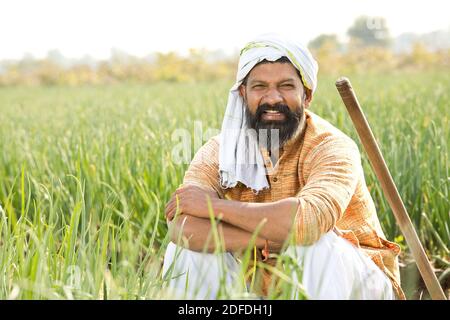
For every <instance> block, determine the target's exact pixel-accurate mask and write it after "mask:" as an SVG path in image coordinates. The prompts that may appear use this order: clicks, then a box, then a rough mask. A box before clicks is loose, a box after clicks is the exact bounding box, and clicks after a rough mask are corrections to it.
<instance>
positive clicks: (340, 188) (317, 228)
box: [183, 110, 405, 299]
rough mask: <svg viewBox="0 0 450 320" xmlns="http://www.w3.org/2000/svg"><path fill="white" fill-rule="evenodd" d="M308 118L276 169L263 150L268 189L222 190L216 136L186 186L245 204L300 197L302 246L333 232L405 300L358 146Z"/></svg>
mask: <svg viewBox="0 0 450 320" xmlns="http://www.w3.org/2000/svg"><path fill="white" fill-rule="evenodd" d="M305 114H306V121H305V122H304V124H303V126H300V128H299V130H298V131H297V134H296V135H295V136H294V137H293V138H292V139H290V140H289V141H288V142H287V143H286V144H285V145H284V147H283V148H282V149H281V150H280V152H279V156H280V157H279V160H278V162H277V163H276V165H275V167H273V166H272V162H271V160H270V157H269V154H268V152H267V151H266V150H262V154H263V157H264V160H265V165H266V167H267V172H268V175H267V178H268V181H269V184H270V188H269V189H266V190H263V191H260V192H259V193H258V194H254V193H253V192H252V190H251V189H249V188H247V187H245V186H244V185H242V184H241V183H238V185H237V186H236V187H234V188H230V189H223V188H222V187H221V185H220V179H219V137H218V136H216V137H213V138H212V139H210V140H209V141H208V142H207V143H206V144H204V145H203V146H202V147H201V148H200V149H199V150H198V152H197V153H196V155H195V157H194V159H193V160H192V162H191V164H190V166H189V168H188V170H187V171H186V173H185V176H184V181H183V184H195V185H199V186H202V187H207V188H212V189H214V190H215V191H216V192H217V193H218V194H219V196H220V197H221V198H228V199H233V200H237V201H245V202H273V201H278V200H280V199H284V198H288V197H296V198H297V199H298V204H299V205H298V209H297V214H296V219H295V226H294V230H295V233H296V242H297V243H298V244H299V245H310V244H313V243H314V242H316V241H317V240H318V239H319V238H320V236H321V235H322V234H324V233H326V232H328V231H330V230H333V229H334V230H335V231H336V232H337V233H338V234H339V235H341V236H343V237H344V238H346V239H347V240H349V241H351V242H352V243H353V244H354V245H356V246H357V247H358V248H359V250H362V251H363V252H364V253H365V254H367V255H368V256H369V257H370V258H371V259H372V260H373V261H374V262H375V264H376V265H377V266H378V267H379V268H380V269H381V270H382V271H383V272H384V273H385V274H386V275H387V276H388V277H389V279H390V280H391V282H392V285H393V288H394V291H395V293H396V296H397V298H399V299H404V298H405V297H404V294H403V291H402V289H401V288H400V274H399V268H398V261H397V257H398V254H399V253H400V247H399V246H398V245H397V244H395V243H393V242H390V241H388V240H386V237H385V235H384V233H383V231H382V229H381V226H380V223H379V220H378V216H377V213H376V209H375V205H374V203H373V200H372V197H371V196H370V193H369V190H368V189H367V186H366V183H365V179H364V172H363V169H362V165H361V156H360V153H359V150H358V147H357V145H356V144H355V142H354V141H353V140H352V139H351V138H349V137H348V136H346V135H345V134H344V133H342V132H341V131H340V130H338V129H337V128H335V127H334V126H333V125H331V124H330V123H329V122H327V121H326V120H324V119H322V118H320V117H319V116H318V115H316V114H314V113H313V112H311V111H309V110H305Z"/></svg>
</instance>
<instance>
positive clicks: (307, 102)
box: [304, 88, 313, 108]
mask: <svg viewBox="0 0 450 320" xmlns="http://www.w3.org/2000/svg"><path fill="white" fill-rule="evenodd" d="M304 97H305V108H308V107H309V105H310V103H311V101H312V98H313V96H312V91H311V90H310V89H308V88H305V94H304Z"/></svg>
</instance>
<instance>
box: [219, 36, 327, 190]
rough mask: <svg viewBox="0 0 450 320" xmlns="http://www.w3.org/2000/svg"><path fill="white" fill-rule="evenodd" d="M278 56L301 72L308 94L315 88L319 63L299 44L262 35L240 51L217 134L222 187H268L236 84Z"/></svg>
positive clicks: (258, 150)
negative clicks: (264, 61)
mask: <svg viewBox="0 0 450 320" xmlns="http://www.w3.org/2000/svg"><path fill="white" fill-rule="evenodd" d="M281 57H287V58H288V59H289V60H290V61H291V63H292V64H293V65H294V67H295V68H297V69H298V70H299V71H300V75H301V78H302V79H301V80H302V82H303V85H304V86H305V87H306V88H308V89H310V90H311V93H313V92H314V90H315V89H316V86H317V71H318V65H317V62H316V60H314V58H313V57H312V55H311V53H310V52H309V50H308V49H307V48H306V47H305V46H303V45H302V44H300V43H298V42H293V41H289V40H286V39H284V38H282V37H280V36H278V35H274V34H265V35H261V36H259V37H257V38H256V39H255V40H254V41H251V42H249V43H248V44H247V45H246V46H245V47H244V48H243V49H242V50H241V55H240V58H239V66H238V72H237V77H236V83H235V84H234V85H233V87H232V88H231V90H230V93H229V95H228V103H227V108H226V110H225V116H224V119H223V122H222V130H221V133H220V149H219V174H220V183H221V185H222V187H223V188H232V187H235V186H236V184H237V183H238V182H241V183H243V184H244V185H245V186H247V187H248V188H251V189H252V190H253V191H254V192H256V193H258V192H259V191H260V190H262V189H266V188H269V183H268V181H267V178H266V168H265V166H264V160H263V157H262V154H261V151H260V149H259V146H258V142H257V139H256V136H255V135H252V134H249V132H248V131H247V124H246V121H245V113H244V112H245V105H244V100H243V98H242V97H241V95H240V94H239V86H240V85H241V83H242V80H244V78H245V76H246V75H247V74H248V73H249V72H250V71H251V70H252V69H253V67H254V66H255V65H256V64H258V63H259V62H261V61H263V60H267V61H276V60H278V59H279V58H281Z"/></svg>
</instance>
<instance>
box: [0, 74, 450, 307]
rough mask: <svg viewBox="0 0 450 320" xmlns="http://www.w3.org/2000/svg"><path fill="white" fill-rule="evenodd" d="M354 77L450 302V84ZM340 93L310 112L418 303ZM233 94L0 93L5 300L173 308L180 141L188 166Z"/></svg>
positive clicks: (217, 86)
mask: <svg viewBox="0 0 450 320" xmlns="http://www.w3.org/2000/svg"><path fill="white" fill-rule="evenodd" d="M349 78H350V79H351V81H352V84H353V87H354V88H355V90H356V92H357V94H358V97H359V100H360V102H361V105H362V107H363V109H364V112H365V114H366V117H367V118H368V121H369V123H370V125H371V127H372V130H373V132H374V135H375V136H376V138H377V140H378V143H379V145H380V148H381V150H382V152H383V155H384V158H385V160H386V162H387V165H388V168H389V169H390V172H391V174H392V176H393V179H394V181H395V183H396V185H397V188H398V190H399V192H400V195H401V197H402V199H403V201H404V204H405V206H406V208H407V211H408V213H409V215H410V217H411V220H412V221H413V223H414V225H415V227H416V230H417V233H418V235H419V237H420V239H421V241H422V244H423V245H424V247H425V249H426V252H427V254H428V257H429V258H430V260H431V261H432V262H433V265H434V267H435V269H436V274H437V276H438V278H439V279H440V281H441V284H442V286H443V287H444V288H445V290H446V294H447V295H448V294H449V291H448V290H449V288H450V284H449V283H450V262H449V256H450V254H449V249H450V216H449V214H450V194H449V190H450V188H449V187H450V172H449V169H450V166H449V142H450V136H449V127H450V123H449V116H450V113H449V110H450V76H449V75H448V73H445V72H433V73H421V74H418V73H411V74H407V73H393V74H389V75H366V76H362V75H358V76H350V77H349ZM335 80H336V79H335V78H333V77H328V76H322V77H319V87H318V91H317V92H316V94H315V96H314V99H313V102H312V105H311V107H310V110H311V111H313V112H315V113H316V114H318V115H320V116H321V117H322V118H324V119H326V120H328V121H329V122H331V123H332V124H333V125H335V126H336V127H338V128H339V129H341V130H342V131H343V132H344V133H346V134H348V135H349V136H350V137H352V138H353V139H354V140H355V141H356V142H357V143H358V145H359V148H360V151H361V154H362V159H363V165H364V171H365V176H366V183H367V185H368V186H369V189H370V192H371V194H372V197H373V199H374V201H375V204H376V207H377V210H378V215H379V218H380V221H381V223H382V227H383V230H384V231H385V233H386V236H387V237H388V239H390V240H392V241H396V242H397V243H399V244H400V246H401V247H402V254H401V257H400V262H401V271H402V287H403V289H404V290H405V293H406V295H407V297H408V298H411V299H427V298H429V297H428V295H427V293H426V291H424V285H423V283H422V282H421V279H420V276H419V275H418V273H417V270H416V269H415V267H414V265H413V264H412V262H411V256H410V253H409V250H408V246H407V244H406V242H405V240H404V239H403V236H402V235H401V232H400V230H399V228H398V227H397V224H396V222H395V218H394V216H393V214H392V211H391V209H390V207H389V205H388V203H387V201H386V200H385V198H384V196H383V194H382V190H381V187H380V185H379V183H378V181H377V179H376V177H375V175H374V173H373V172H372V169H371V167H370V164H369V162H368V160H367V157H366V155H365V153H364V149H363V147H362V145H361V143H360V141H359V139H358V137H357V134H356V131H355V129H354V128H353V125H352V123H351V121H350V118H349V116H348V115H347V113H346V110H345V107H344V105H343V104H342V102H341V100H340V98H339V95H338V93H337V91H336V89H335V88H334V81H335ZM231 85H232V83H231V82H229V81H215V82H210V83H196V84H194V83H192V84H189V83H184V84H183V83H173V82H160V83H156V84H151V85H144V84H133V83H124V84H115V85H98V86H77V87H69V86H41V87H22V86H17V87H2V88H0V150H1V151H0V205H1V207H2V208H3V210H1V212H0V299H164V298H168V297H167V296H165V295H164V290H162V288H163V287H164V280H163V278H162V277H161V265H162V261H163V257H164V251H165V247H166V245H167V242H168V237H167V235H166V234H167V224H166V221H165V218H164V206H165V203H166V202H167V201H168V200H169V198H170V196H171V193H172V192H173V191H174V190H175V189H176V188H177V187H178V186H179V184H180V183H181V182H182V179H183V175H184V171H185V170H186V168H187V166H188V165H189V161H185V162H183V163H179V161H178V162H177V161H174V159H173V155H174V148H176V146H177V145H178V144H179V142H180V141H179V140H178V139H177V134H176V133H177V132H180V130H183V132H187V133H189V135H188V136H189V137H190V139H191V144H190V152H189V153H190V154H188V158H189V159H191V158H192V156H193V155H194V152H195V151H196V149H198V147H199V146H200V145H201V144H202V143H204V142H206V140H203V141H200V143H199V141H198V139H194V137H195V136H196V135H195V132H196V130H198V126H199V124H200V125H201V128H202V132H203V133H205V132H206V131H207V130H208V129H220V126H221V122H222V117H223V114H224V110H225V105H226V99H227V97H228V90H229V88H230V87H231ZM196 124H197V125H196ZM206 138H207V137H206V134H204V139H206ZM189 159H188V160H189ZM236 294H239V293H236ZM225 298H227V296H225ZM270 298H285V296H283V294H281V295H275V294H274V295H272V296H271V297H270Z"/></svg>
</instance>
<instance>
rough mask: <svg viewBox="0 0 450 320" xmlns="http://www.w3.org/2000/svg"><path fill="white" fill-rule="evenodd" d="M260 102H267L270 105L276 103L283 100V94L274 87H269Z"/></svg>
mask: <svg viewBox="0 0 450 320" xmlns="http://www.w3.org/2000/svg"><path fill="white" fill-rule="evenodd" d="M262 100H263V101H261V102H262V103H268V104H270V105H275V104H277V103H281V102H283V96H282V95H281V93H280V91H279V90H278V89H276V88H269V89H268V90H267V92H266V94H265V95H264V96H263V99H262Z"/></svg>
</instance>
